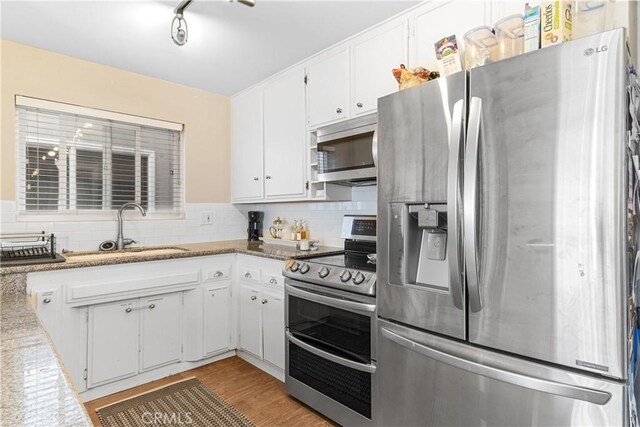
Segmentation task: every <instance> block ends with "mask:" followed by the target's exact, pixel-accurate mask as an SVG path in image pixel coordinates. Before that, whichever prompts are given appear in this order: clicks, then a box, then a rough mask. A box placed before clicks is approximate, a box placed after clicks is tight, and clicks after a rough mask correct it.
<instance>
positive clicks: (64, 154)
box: [16, 98, 183, 214]
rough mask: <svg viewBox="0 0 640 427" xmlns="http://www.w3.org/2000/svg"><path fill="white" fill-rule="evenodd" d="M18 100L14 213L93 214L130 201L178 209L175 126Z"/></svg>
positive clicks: (177, 135) (166, 210)
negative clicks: (16, 186)
mask: <svg viewBox="0 0 640 427" xmlns="http://www.w3.org/2000/svg"><path fill="white" fill-rule="evenodd" d="M26 99H27V102H19V101H17V105H16V111H17V114H16V117H17V132H16V134H17V139H18V143H17V146H18V179H17V183H18V184H17V185H18V189H17V191H18V206H19V210H20V211H21V212H27V213H45V214H51V213H80V212H85V211H86V212H87V213H96V212H104V211H113V210H117V209H118V208H119V207H120V206H121V205H122V204H123V203H126V202H131V201H135V202H138V203H141V204H142V206H144V207H145V208H146V209H147V210H148V211H149V212H150V213H162V214H167V213H170V214H180V213H181V212H182V210H183V209H182V208H183V203H182V193H183V191H182V146H181V144H182V142H181V141H182V138H181V130H178V129H177V126H176V125H175V124H173V123H168V126H166V127H158V126H162V123H163V122H159V121H155V120H151V119H144V118H138V117H135V116H131V117H130V120H129V117H128V116H125V115H122V114H116V113H108V112H102V111H100V110H95V114H92V113H94V111H93V110H90V109H86V108H81V107H73V106H69V105H67V104H59V106H60V108H56V107H57V106H58V105H57V104H56V103H52V102H48V101H39V100H34V102H30V101H28V100H29V98H26ZM20 101H24V98H23V99H21V100H20ZM21 104H27V105H21ZM33 105H38V106H33ZM43 107H44V108H43ZM73 108H77V109H78V111H79V112H81V113H82V114H76V113H74V112H73ZM102 113H104V114H102ZM114 115H115V116H117V117H118V119H124V120H114V119H111V118H109V117H110V116H114ZM97 116H102V117H97ZM125 120H126V121H125ZM140 122H149V123H151V124H152V125H153V126H150V125H148V124H141V123H140Z"/></svg>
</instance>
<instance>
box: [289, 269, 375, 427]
mask: <svg viewBox="0 0 640 427" xmlns="http://www.w3.org/2000/svg"><path fill="white" fill-rule="evenodd" d="M285 283H286V285H285V292H286V306H285V307H286V319H285V321H286V334H285V335H286V378H285V384H286V388H287V391H288V392H289V393H290V394H291V395H293V396H294V397H296V398H298V399H299V400H301V401H303V402H305V403H306V404H307V405H309V406H311V407H312V408H314V409H316V410H318V411H320V412H322V413H323V414H325V415H327V416H328V417H329V418H331V419H333V420H334V421H337V422H338V423H340V424H343V425H367V424H370V422H371V411H372V406H371V405H372V396H373V390H372V388H373V385H374V374H375V371H376V363H375V361H376V350H377V349H376V342H375V340H376V336H377V335H376V329H375V325H376V306H375V297H371V296H364V295H357V294H351V293H349V292H344V291H339V290H334V289H328V288H325V287H323V286H319V285H313V284H308V283H303V282H299V281H296V280H292V279H286V281H285Z"/></svg>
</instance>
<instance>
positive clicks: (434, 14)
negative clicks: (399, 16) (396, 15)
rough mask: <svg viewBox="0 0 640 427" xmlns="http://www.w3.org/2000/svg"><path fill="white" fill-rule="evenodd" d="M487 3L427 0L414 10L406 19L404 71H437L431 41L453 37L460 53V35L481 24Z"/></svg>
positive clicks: (462, 45) (461, 41)
mask: <svg viewBox="0 0 640 427" xmlns="http://www.w3.org/2000/svg"><path fill="white" fill-rule="evenodd" d="M486 4H487V3H485V2H482V1H450V2H443V1H431V2H427V3H426V4H425V5H424V6H422V7H420V8H418V9H416V10H415V11H414V12H413V13H412V16H411V18H410V21H411V37H410V43H409V54H410V57H409V64H408V66H407V68H414V67H425V68H426V69H428V70H429V71H437V70H438V66H437V62H436V52H435V48H434V44H435V42H437V41H438V40H440V39H442V38H444V37H447V36H450V35H452V34H455V36H456V39H457V41H458V46H459V48H460V53H461V56H462V53H463V52H464V39H463V36H464V34H465V33H466V32H467V31H469V30H470V29H472V28H474V27H477V26H480V25H485V20H486V10H489V9H486V7H488V6H486Z"/></svg>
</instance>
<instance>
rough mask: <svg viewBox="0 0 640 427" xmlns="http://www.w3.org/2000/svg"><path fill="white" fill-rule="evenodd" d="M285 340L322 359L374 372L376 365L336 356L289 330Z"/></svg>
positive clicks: (362, 370) (358, 369)
mask: <svg viewBox="0 0 640 427" xmlns="http://www.w3.org/2000/svg"><path fill="white" fill-rule="evenodd" d="M287 340H288V341H289V342H291V343H293V344H295V345H297V346H298V347H300V348H302V349H304V350H307V351H308V352H309V353H313V354H315V355H316V356H320V357H322V358H323V359H327V360H330V361H331V362H333V363H337V364H338V365H342V366H346V367H347V368H351V369H355V370H357V371H361V372H368V373H370V374H373V373H375V372H376V365H373V364H371V365H368V364H365V363H358V362H354V361H353V360H349V359H345V358H343V357H339V356H336V355H335V354H331V353H328V352H326V351H324V350H320V349H318V348H315V347H314V346H312V345H309V344H307V343H306V342H304V341H302V340H299V339H298V338H296V337H294V336H293V334H292V333H291V332H289V331H287Z"/></svg>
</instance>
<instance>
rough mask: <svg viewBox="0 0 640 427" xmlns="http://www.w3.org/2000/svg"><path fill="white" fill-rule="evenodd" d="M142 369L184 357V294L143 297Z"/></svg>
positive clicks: (176, 360) (177, 360) (152, 367)
mask: <svg viewBox="0 0 640 427" xmlns="http://www.w3.org/2000/svg"><path fill="white" fill-rule="evenodd" d="M140 320H141V325H140V372H144V371H148V370H150V369H155V368H159V367H160V366H164V365H168V364H171V363H177V362H179V361H180V360H181V359H182V327H181V325H182V294H180V293H175V294H168V295H160V296H155V297H150V298H143V299H141V300H140Z"/></svg>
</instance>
